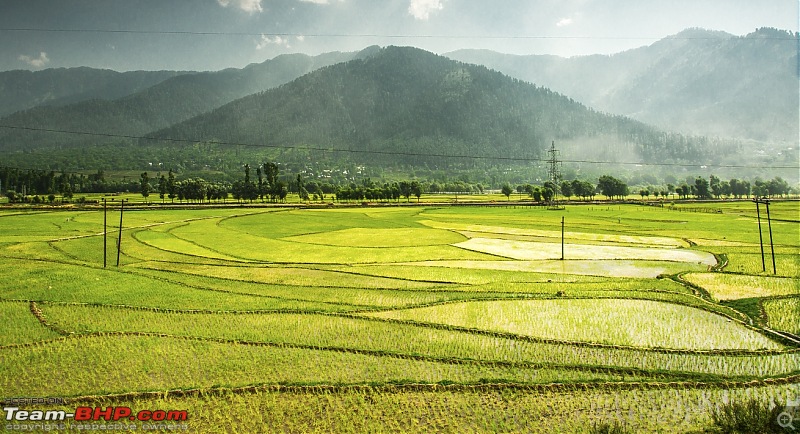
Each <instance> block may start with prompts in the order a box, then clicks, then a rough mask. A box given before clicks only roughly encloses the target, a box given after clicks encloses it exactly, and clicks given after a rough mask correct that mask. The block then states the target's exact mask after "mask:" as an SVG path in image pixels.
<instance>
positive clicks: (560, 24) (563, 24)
mask: <svg viewBox="0 0 800 434" xmlns="http://www.w3.org/2000/svg"><path fill="white" fill-rule="evenodd" d="M570 24H572V18H562V19H561V20H560V21H559V22H557V23H556V27H566V26H568V25H570Z"/></svg>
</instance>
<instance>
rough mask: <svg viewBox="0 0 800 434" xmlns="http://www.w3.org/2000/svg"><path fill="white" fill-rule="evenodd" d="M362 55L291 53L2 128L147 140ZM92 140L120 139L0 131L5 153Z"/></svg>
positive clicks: (31, 114) (10, 121)
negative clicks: (145, 136) (143, 137)
mask: <svg viewBox="0 0 800 434" xmlns="http://www.w3.org/2000/svg"><path fill="white" fill-rule="evenodd" d="M367 51H369V50H367ZM357 55H359V53H340V52H333V53H326V54H321V55H318V56H307V55H304V54H286V55H281V56H278V57H275V58H274V59H271V60H267V61H265V62H263V63H259V64H252V65H249V66H247V67H245V68H242V69H233V68H231V69H225V70H222V71H216V72H195V73H182V74H178V75H175V76H173V77H170V78H168V79H166V80H162V81H161V82H159V83H157V84H155V85H153V86H149V87H147V88H144V89H142V90H139V91H137V92H135V93H130V94H128V95H125V96H123V97H121V98H116V99H89V100H84V101H80V102H77V103H73V104H68V105H64V106H50V105H44V106H39V107H36V108H33V109H29V110H24V111H19V112H16V113H14V114H12V115H9V116H6V117H4V118H2V119H0V124H5V125H20V126H30V127H34V128H38V127H43V128H46V129H50V130H62V131H92V132H94V131H97V132H102V133H106V134H115V135H129V136H130V135H133V136H135V135H141V134H145V133H147V132H150V131H153V130H157V129H160V128H165V127H167V126H169V125H172V124H174V123H176V122H180V121H183V120H186V119H188V118H191V117H192V116H195V115H198V114H200V113H203V112H206V111H209V110H212V109H214V108H217V107H219V106H221V105H223V104H226V103H228V102H230V101H233V100H235V99H237V98H241V97H243V96H246V95H250V94H253V93H256V92H259V91H263V90H266V89H270V88H272V87H275V86H278V85H280V84H283V83H286V82H288V81H291V80H293V79H295V78H297V77H299V76H300V75H303V74H306V73H308V72H310V71H313V70H315V69H317V68H320V67H323V66H326V65H330V64H334V63H339V62H343V61H346V60H350V59H352V58H353V57H354V56H357ZM71 98H73V99H75V98H78V95H77V94H75V95H72V96H71ZM87 141H88V142H90V143H95V144H96V143H107V142H113V141H119V139H114V138H113V137H109V138H102V137H92V138H87V137H86V136H80V135H60V134H52V133H44V132H35V131H20V130H0V149H5V150H14V149H16V150H20V149H26V148H28V147H30V146H36V147H53V146H58V147H72V146H83V145H85V144H86V143H87Z"/></svg>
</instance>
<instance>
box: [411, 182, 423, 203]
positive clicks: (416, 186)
mask: <svg viewBox="0 0 800 434" xmlns="http://www.w3.org/2000/svg"><path fill="white" fill-rule="evenodd" d="M411 194H413V195H414V196H415V197H416V198H417V203H419V198H420V196H422V185H421V184H420V183H419V181H411Z"/></svg>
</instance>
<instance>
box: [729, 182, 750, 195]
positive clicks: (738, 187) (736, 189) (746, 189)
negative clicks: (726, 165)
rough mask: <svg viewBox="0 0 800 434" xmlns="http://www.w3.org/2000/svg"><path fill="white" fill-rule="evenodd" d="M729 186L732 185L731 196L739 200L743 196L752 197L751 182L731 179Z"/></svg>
mask: <svg viewBox="0 0 800 434" xmlns="http://www.w3.org/2000/svg"><path fill="white" fill-rule="evenodd" d="M728 184H730V188H731V194H732V195H733V196H734V197H736V198H737V199H741V198H742V196H744V197H747V196H749V195H750V182H748V181H740V180H738V179H736V178H731V180H730V181H728Z"/></svg>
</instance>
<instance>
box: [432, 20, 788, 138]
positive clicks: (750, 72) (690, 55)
mask: <svg viewBox="0 0 800 434" xmlns="http://www.w3.org/2000/svg"><path fill="white" fill-rule="evenodd" d="M799 46H800V45H798V38H797V35H795V34H794V33H792V32H787V31H782V30H776V29H768V28H763V29H759V30H757V31H756V32H754V33H751V34H749V35H746V36H743V37H738V36H734V35H731V34H728V33H724V32H717V31H710V30H703V29H688V30H685V31H683V32H681V33H679V34H677V35H674V36H671V37H668V38H665V39H662V40H660V41H658V42H656V43H654V44H652V45H650V46H646V47H641V48H637V49H634V50H629V51H625V52H622V53H618V54H615V55H611V56H604V55H594V56H581V57H573V58H562V57H557V56H516V55H508V54H500V53H496V52H492V51H483V50H462V51H456V52H452V53H449V54H447V56H448V57H450V58H453V59H456V60H460V61H463V62H469V63H477V64H482V65H485V66H487V67H489V68H493V69H496V70H498V71H501V72H503V73H505V74H508V75H510V76H512V77H516V78H519V79H521V80H525V81H530V82H532V83H535V84H537V85H539V86H544V87H547V88H550V89H552V90H554V91H556V92H560V93H563V94H565V95H569V96H570V97H572V98H575V99H576V100H578V101H580V102H582V103H584V104H586V105H587V106H589V107H592V108H594V109H597V110H601V111H604V112H608V113H614V114H621V115H625V116H630V117H632V118H634V119H637V120H640V121H642V122H646V123H649V124H652V125H655V126H658V127H660V128H663V129H666V130H669V131H675V132H681V133H684V134H696V135H706V136H711V137H729V138H738V139H746V140H755V141H759V142H772V143H775V144H783V145H786V146H794V147H795V148H796V147H797V144H798V118H799V116H798V107H799V106H800V104H799V103H798V99H799V98H800V96H799V95H800V89H799V87H798V86H799V85H798V83H800V81H799V80H798V78H799V74H800V67H799V65H800V64H798V47H799Z"/></svg>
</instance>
